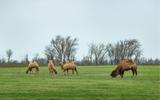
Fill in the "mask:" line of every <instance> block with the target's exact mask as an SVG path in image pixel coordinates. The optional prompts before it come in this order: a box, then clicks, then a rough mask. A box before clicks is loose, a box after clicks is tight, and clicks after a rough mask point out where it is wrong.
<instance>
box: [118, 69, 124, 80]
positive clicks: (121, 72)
mask: <svg viewBox="0 0 160 100" xmlns="http://www.w3.org/2000/svg"><path fill="white" fill-rule="evenodd" d="M119 74H120V76H121V78H123V74H124V70H123V69H122V68H121V69H120V70H119Z"/></svg>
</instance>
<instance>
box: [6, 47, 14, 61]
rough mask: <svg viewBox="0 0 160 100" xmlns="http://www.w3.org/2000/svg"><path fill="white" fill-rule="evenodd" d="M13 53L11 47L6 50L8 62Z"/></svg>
mask: <svg viewBox="0 0 160 100" xmlns="http://www.w3.org/2000/svg"><path fill="white" fill-rule="evenodd" d="M12 55H13V51H12V50H11V49H8V50H7V51H6V56H7V61H8V63H10V61H11V57H12Z"/></svg>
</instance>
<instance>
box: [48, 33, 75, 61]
mask: <svg viewBox="0 0 160 100" xmlns="http://www.w3.org/2000/svg"><path fill="white" fill-rule="evenodd" d="M77 42H78V40H77V38H74V39H72V38H71V37H70V36H68V37H66V38H64V37H61V36H60V35H58V36H56V37H55V39H52V40H51V45H49V46H47V47H46V48H45V54H46V55H48V56H49V55H50V56H52V57H55V56H56V58H58V59H57V60H58V61H59V62H64V61H65V60H73V59H74V58H75V54H76V46H77V45H78V43H77Z"/></svg>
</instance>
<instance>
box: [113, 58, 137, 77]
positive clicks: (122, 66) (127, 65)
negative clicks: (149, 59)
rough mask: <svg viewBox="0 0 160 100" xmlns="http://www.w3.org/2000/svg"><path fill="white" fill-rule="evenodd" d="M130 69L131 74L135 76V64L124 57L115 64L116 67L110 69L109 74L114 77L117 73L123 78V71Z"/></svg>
mask: <svg viewBox="0 0 160 100" xmlns="http://www.w3.org/2000/svg"><path fill="white" fill-rule="evenodd" d="M128 70H131V71H132V74H133V76H132V77H134V75H136V76H137V65H136V63H134V61H133V60H132V59H124V60H121V61H120V63H119V64H118V65H117V67H116V69H115V70H113V71H112V73H111V76H112V77H116V76H118V75H120V76H121V78H123V74H124V72H125V71H128Z"/></svg>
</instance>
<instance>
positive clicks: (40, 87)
mask: <svg viewBox="0 0 160 100" xmlns="http://www.w3.org/2000/svg"><path fill="white" fill-rule="evenodd" d="M56 69H57V70H58V75H57V76H55V77H54V78H53V77H51V76H50V75H49V74H48V69H47V67H40V72H39V73H38V74H28V75H27V74H25V70H26V68H25V67H13V68H11V67H7V68H4V67H3V68H0V100H10V99H15V100H17V99H20V100H32V99H33V100H35V99H38V100H46V99H47V100H48V99H52V100H160V66H158V65H157V66H146V65H145V66H138V76H137V78H136V79H131V71H128V72H125V74H124V78H123V79H121V78H120V77H117V78H114V79H113V78H111V77H110V72H111V71H112V70H113V69H114V66H110V65H106V66H78V72H79V75H73V76H72V75H71V71H70V73H69V75H68V76H64V75H63V72H62V70H61V69H60V67H56Z"/></svg>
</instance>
